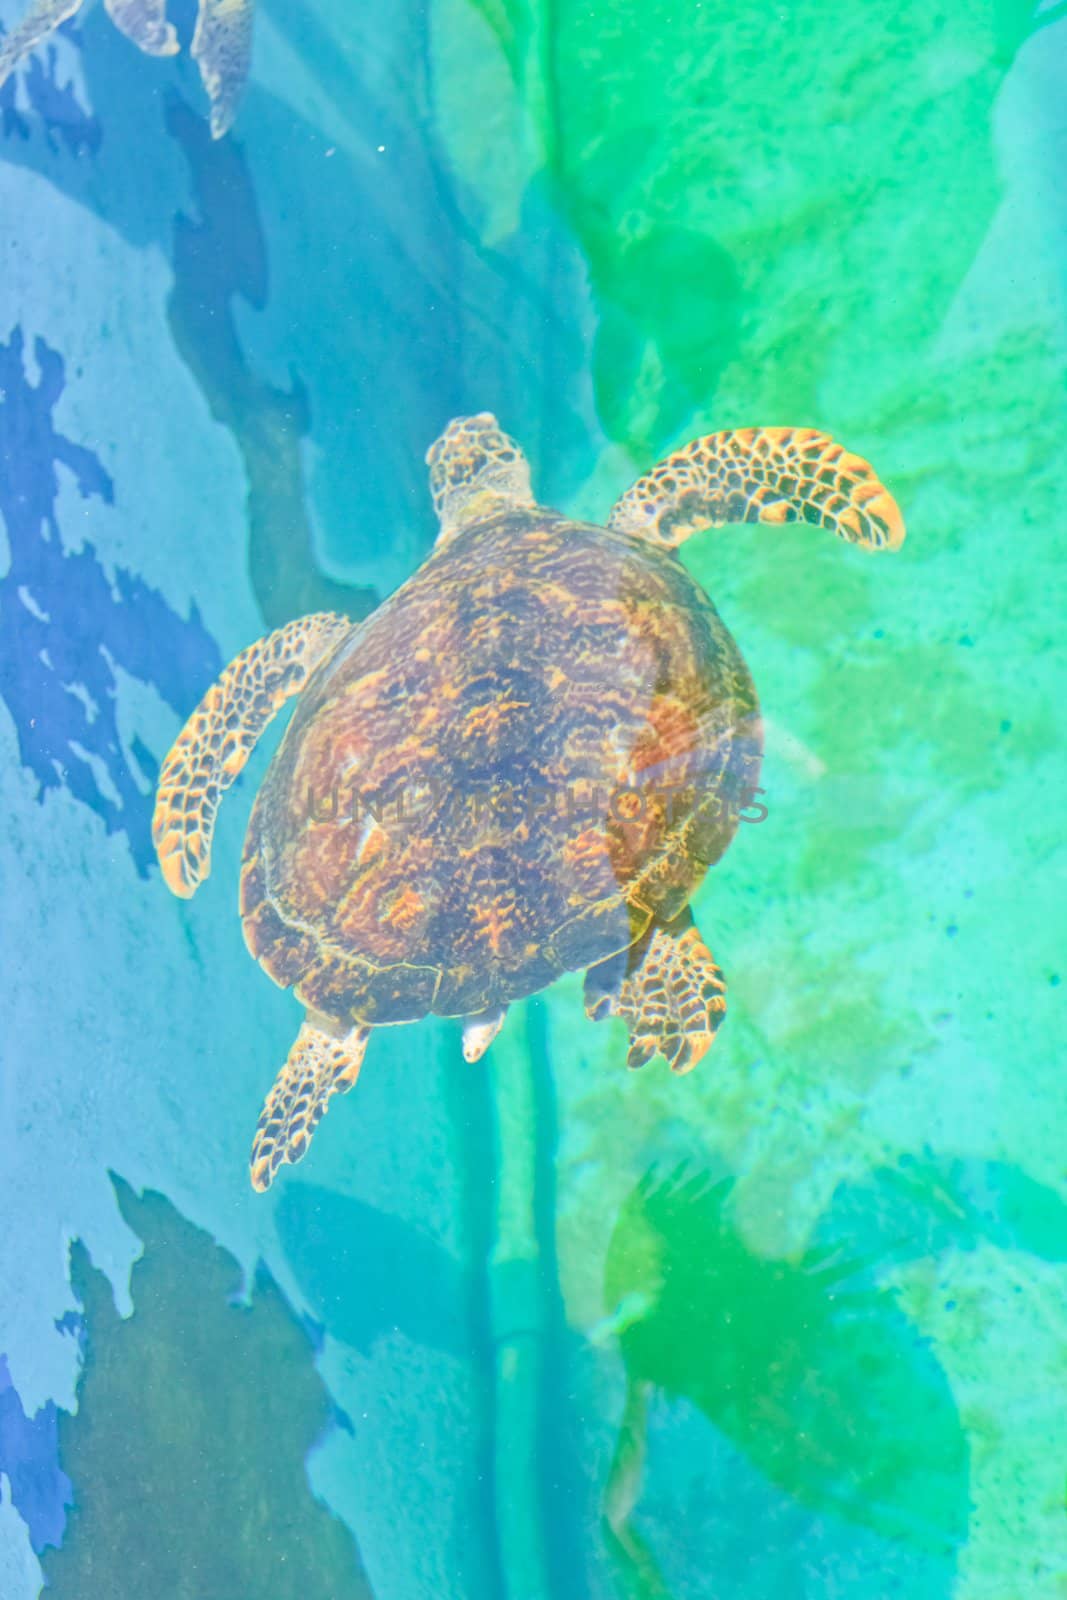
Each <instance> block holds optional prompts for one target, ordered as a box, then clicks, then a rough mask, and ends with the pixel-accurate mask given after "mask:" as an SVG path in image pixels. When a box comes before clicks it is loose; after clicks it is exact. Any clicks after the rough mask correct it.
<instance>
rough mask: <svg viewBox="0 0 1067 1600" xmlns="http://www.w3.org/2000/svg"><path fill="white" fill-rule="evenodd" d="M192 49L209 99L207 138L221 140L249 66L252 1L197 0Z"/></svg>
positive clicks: (241, 92) (231, 119) (232, 113)
mask: <svg viewBox="0 0 1067 1600" xmlns="http://www.w3.org/2000/svg"><path fill="white" fill-rule="evenodd" d="M192 49H193V56H194V58H195V59H196V63H197V65H198V66H199V68H200V76H201V78H202V79H203V82H204V88H205V89H206V90H207V92H208V97H209V99H210V100H211V136H212V138H213V139H221V138H222V136H223V134H224V133H227V132H228V131H229V129H230V128H231V127H232V125H233V119H234V117H236V115H237V107H238V105H239V103H240V100H241V95H242V94H243V93H244V86H245V82H246V80H247V78H248V71H249V68H250V66H251V64H252V0H200V11H199V14H198V16H197V21H196V31H195V32H194V34H193V46H192Z"/></svg>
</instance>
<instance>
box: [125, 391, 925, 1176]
mask: <svg viewBox="0 0 1067 1600" xmlns="http://www.w3.org/2000/svg"><path fill="white" fill-rule="evenodd" d="M427 461H428V463H429V467H430V485H431V489H432V492H433V499H434V505H435V508H436V510H437V514H438V518H439V520H440V532H439V534H438V537H437V541H436V544H435V546H434V549H433V551H432V552H431V554H430V556H429V557H428V558H427V560H426V561H425V562H424V563H423V565H422V566H421V567H420V568H419V570H418V572H416V573H415V575H414V577H412V578H410V579H409V580H408V581H407V583H405V584H404V585H403V586H402V587H401V588H400V589H398V590H397V592H396V593H395V594H394V595H392V596H391V597H390V599H388V600H387V601H386V602H385V603H384V604H383V605H382V606H381V607H379V609H378V610H377V611H376V612H375V613H374V614H373V615H372V616H370V617H369V618H367V619H366V620H365V621H364V622H362V623H359V624H358V625H357V624H353V623H351V622H350V621H349V620H348V619H347V618H345V617H342V616H336V615H333V614H331V613H322V614H319V615H316V616H309V617H303V618H301V619H300V620H298V621H295V622H291V623H288V624H287V625H286V626H285V627H283V628H279V629H278V631H277V632H275V633H272V634H271V635H270V636H269V637H268V638H266V639H261V640H260V641H259V642H258V643H257V644H254V645H251V646H250V647H249V648H248V649H247V650H245V651H243V652H242V654H241V655H239V656H238V657H237V658H236V660H235V661H233V662H232V663H231V665H230V666H229V667H228V668H227V669H226V671H225V672H224V673H223V675H222V677H221V678H220V679H219V680H218V682H217V683H216V684H215V685H214V687H213V688H211V689H210V690H209V691H208V693H207V694H206V695H205V697H204V699H203V700H202V701H201V703H200V705H199V707H198V708H197V710H196V711H195V712H194V713H193V715H192V716H191V717H190V719H189V721H188V723H187V724H186V726H185V728H184V729H183V731H182V733H181V735H180V736H179V738H178V740H177V742H176V744H175V745H174V747H173V749H172V750H171V752H170V754H169V755H168V757H167V759H166V761H165V762H164V764H163V768H162V771H161V773H160V778H159V790H158V796H157V801H156V809H155V816H154V819H153V835H154V838H155V842H156V849H157V851H158V854H159V860H160V865H161V867H162V869H163V876H164V878H165V879H166V881H167V883H168V884H169V886H170V888H171V889H172V890H173V891H174V893H175V894H178V895H183V896H188V895H191V894H193V892H194V891H195V890H196V888H197V885H198V884H199V883H201V882H202V881H203V879H204V878H206V877H207V874H208V870H209V860H210V850H211V836H212V831H213V828H214V823H215V815H216V811H217V808H218V804H219V799H220V796H221V795H222V793H223V791H224V790H225V789H227V788H228V787H229V785H230V784H231V783H232V782H233V780H234V778H235V777H236V776H237V774H238V773H239V772H240V771H241V769H242V767H243V766H244V764H245V762H246V761H247V759H248V757H249V754H250V753H251V751H252V749H253V747H254V745H255V743H256V740H257V739H258V738H259V736H260V734H261V733H262V732H263V730H264V729H265V728H266V726H267V724H268V723H269V722H270V720H271V718H272V717H273V716H274V714H275V713H276V712H277V711H278V709H279V708H280V707H281V706H282V705H283V704H284V702H285V701H286V700H288V699H289V698H290V697H291V696H293V695H296V694H299V695H300V696H301V700H300V704H299V705H298V707H297V709H296V714H295V715H294V717H293V720H292V722H291V723H290V726H289V728H288V731H287V732H286V735H285V738H284V739H283V741H282V743H281V745H280V747H279V749H278V751H277V754H276V755H275V757H274V759H273V761H272V763H271V765H270V768H269V770H268V772H267V775H266V777H265V778H264V780H263V783H262V785H261V786H260V790H259V796H258V798H257V800H256V803H255V807H254V809H253V812H252V818H251V821H250V823H249V826H248V833H247V837H246V840H245V849H244V865H243V868H242V874H241V915H242V918H243V922H244V934H245V940H246V942H247V944H248V947H249V949H250V950H251V951H252V954H253V955H254V956H255V957H256V958H257V960H258V961H259V962H260V963H261V964H262V965H263V966H264V967H265V968H266V970H267V972H268V973H269V974H270V976H271V977H272V978H273V979H274V980H275V982H276V983H278V984H280V985H282V986H283V987H284V988H292V989H293V990H294V991H295V993H296V995H297V998H298V999H299V1000H300V1001H301V1002H302V1003H303V1005H304V1007H305V1008H306V1014H305V1019H304V1023H303V1026H302V1027H301V1029H300V1031H299V1033H298V1035H297V1038H296V1041H295V1043H294V1045H293V1047H292V1050H291V1051H290V1053H289V1058H288V1060H287V1062H286V1064H285V1066H284V1067H283V1068H282V1071H281V1073H280V1074H279V1076H278V1079H277V1081H276V1082H275V1084H274V1087H273V1089H272V1090H271V1092H270V1094H269V1095H268V1097H267V1102H266V1105H265V1107H264V1110H263V1114H262V1116H261V1117H260V1120H259V1127H258V1129H257V1132H256V1135H255V1140H254V1142H253V1146H252V1168H251V1171H252V1182H253V1184H254V1186H255V1187H256V1188H257V1189H266V1188H268V1187H269V1185H270V1184H271V1182H272V1181H273V1179H274V1176H275V1174H276V1172H277V1170H278V1168H279V1166H281V1164H282V1163H283V1162H286V1161H299V1160H300V1158H301V1157H302V1156H303V1155H304V1153H305V1152H306V1150H307V1148H308V1143H309V1141H310V1139H311V1136H312V1133H313V1131H314V1129H315V1126H316V1124H317V1123H318V1121H319V1119H320V1117H321V1116H322V1114H323V1112H324V1111H325V1109H326V1106H327V1103H328V1101H329V1099H330V1097H331V1095H333V1094H334V1093H335V1092H336V1091H338V1090H346V1089H350V1088H351V1087H352V1085H353V1084H354V1083H355V1081H356V1078H357V1076H358V1074H359V1070H360V1066H361V1064H362V1061H363V1055H364V1051H365V1050H366V1047H367V1040H368V1039H369V1037H370V1034H371V1030H372V1029H373V1028H376V1027H383V1026H388V1025H391V1024H394V1023H400V1022H414V1021H415V1020H416V1019H417V1018H419V1017H423V1016H425V1015H427V1014H428V1013H430V1012H433V1013H435V1014H436V1015H438V1016H444V1017H462V1018H463V1019H464V1027H463V1053H464V1055H465V1056H466V1058H467V1059H468V1060H469V1061H475V1060H477V1059H478V1058H479V1057H480V1056H481V1055H482V1054H483V1053H484V1051H485V1050H486V1049H487V1048H488V1046H489V1044H490V1043H491V1042H492V1040H493V1039H494V1038H495V1036H496V1034H497V1033H498V1032H499V1030H500V1027H501V1025H502V1024H503V1021H504V1014H505V1011H506V1009H507V1007H508V1005H509V1004H510V1003H511V1002H512V1001H513V1000H519V999H522V998H523V997H524V996H526V995H529V994H532V993H534V992H535V991H536V990H538V989H543V988H544V987H545V986H546V985H547V984H550V983H552V982H553V980H554V979H556V978H557V977H559V976H560V974H561V973H564V972H567V971H572V970H575V969H580V968H586V969H587V971H586V979H585V1004H586V1011H587V1013H588V1015H589V1016H590V1017H593V1018H601V1017H606V1016H609V1015H614V1016H618V1017H621V1018H622V1020H623V1021H624V1022H625V1024H626V1027H627V1029H628V1031H629V1035H630V1049H629V1057H628V1065H629V1066H631V1067H639V1066H642V1065H643V1064H644V1063H645V1062H646V1061H649V1060H650V1059H651V1058H652V1057H653V1056H654V1055H656V1054H657V1053H661V1054H663V1055H664V1056H665V1057H666V1059H667V1060H668V1062H669V1063H670V1065H671V1067H672V1068H673V1069H674V1070H675V1071H676V1072H687V1071H688V1070H689V1069H690V1068H691V1067H693V1066H695V1064H696V1063H697V1062H698V1061H699V1060H700V1058H701V1057H702V1056H703V1055H704V1053H705V1051H706V1050H707V1049H708V1047H709V1046H710V1044H711V1042H712V1039H713V1038H714V1035H715V1031H716V1029H717V1028H718V1026H719V1024H720V1023H721V1021H722V1019H723V1014H724V1011H725V1007H726V1001H725V986H724V984H723V979H722V974H721V972H720V971H719V969H718V967H717V966H716V964H715V962H714V960H713V958H712V955H711V952H710V951H709V950H708V948H707V946H706V945H705V944H704V941H703V939H702V938H701V936H700V934H699V932H698V931H697V928H696V926H695V924H694V922H693V918H692V916H691V914H690V912H689V910H688V902H689V900H690V897H691V896H692V894H693V892H694V890H695V889H696V888H697V886H698V885H699V883H700V882H701V879H702V878H703V877H704V874H705V872H706V871H707V869H708V867H709V866H710V865H711V864H712V863H713V862H715V861H717V860H718V859H719V857H720V856H721V855H722V853H723V851H724V850H725V849H726V847H727V845H728V844H729V842H730V840H731V838H732V837H733V835H734V833H735V831H736V829H737V825H738V819H739V813H740V811H741V810H742V809H743V808H744V806H745V805H746V803H747V802H748V800H749V799H750V796H751V793H752V790H753V789H754V787H755V785H756V783H757V781H758V777H759V766H760V757H761V752H762V731H761V725H760V717H759V705H758V701H757V698H756V691H755V688H754V686H753V683H752V679H751V677H750V676H749V673H748V669H747V667H746V666H745V663H744V660H743V658H742V656H741V652H740V651H739V649H738V647H737V645H736V644H735V643H734V641H733V639H732V638H731V637H730V634H729V633H728V632H727V630H726V628H725V627H724V626H723V623H722V622H721V621H720V619H719V617H718V614H717V613H716V611H715V608H714V607H713V606H712V604H711V602H710V601H709V600H708V599H707V597H706V596H705V595H704V593H703V592H702V590H701V589H700V588H699V587H698V586H697V584H696V583H695V582H694V580H693V579H692V578H691V577H690V576H689V574H688V573H687V572H686V570H685V568H684V567H683V566H682V564H681V562H680V561H679V560H678V557H677V554H676V550H677V547H678V546H679V545H680V544H681V543H682V542H683V540H685V539H686V538H688V537H689V535H690V534H691V533H694V532H696V531H697V530H698V529H699V528H704V527H707V526H709V525H720V524H723V523H727V522H767V523H786V522H813V523H817V524H818V525H819V526H821V527H823V528H827V529H829V530H830V532H832V533H835V534H837V535H838V536H839V537H840V538H842V539H845V540H847V541H848V542H849V543H850V544H856V545H860V546H862V547H864V548H865V549H869V550H878V549H890V550H892V549H896V548H897V546H899V545H900V543H901V541H902V540H903V538H904V525H903V521H902V518H901V515H900V511H899V509H898V507H897V505H896V503H895V501H894V500H893V498H892V496H891V495H890V494H889V493H888V491H887V490H886V489H884V488H883V487H882V485H881V484H880V483H879V481H878V479H877V478H876V476H875V474H874V472H873V470H872V469H871V467H870V466H869V465H868V464H867V462H866V461H863V460H861V459H860V458H859V457H858V456H854V455H850V454H848V453H847V452H846V451H845V450H844V449H843V448H842V447H841V446H840V445H839V444H835V443H834V442H833V440H831V439H830V438H828V437H827V436H826V434H823V433H817V432H815V431H814V430H813V429H810V428H745V429H741V430H737V431H731V432H725V433H715V434H711V435H710V436H709V437H707V438H704V439H698V440H696V441H695V442H694V443H693V444H690V445H689V446H687V447H686V448H685V449H683V450H679V451H677V452H675V454H673V455H672V456H670V457H669V458H668V459H667V460H666V461H664V462H662V463H661V464H660V465H659V466H657V467H655V468H653V470H652V471H651V472H649V473H648V474H646V476H645V477H643V478H640V479H639V480H638V481H637V483H635V484H634V485H633V487H632V488H631V489H629V490H628V491H627V492H626V494H624V495H623V496H622V498H621V499H620V500H619V501H618V502H617V503H616V505H615V507H614V509H613V511H612V512H611V515H610V516H609V518H608V521H607V525H606V527H594V526H592V525H591V524H588V523H579V522H572V521H571V520H570V519H569V518H567V517H564V516H561V515H560V514H559V512H556V511H550V510H547V509H545V508H544V507H541V506H539V505H538V504H537V502H536V501H535V500H534V497H533V494H532V493H531V489H530V472H529V467H528V465H527V462H526V459H525V457H524V456H523V454H522V451H521V450H520V449H519V447H518V445H517V444H516V443H515V442H514V440H512V439H510V438H508V437H507V435H506V434H504V433H502V432H501V430H500V428H499V426H498V425H497V422H496V419H495V417H492V416H489V415H488V414H485V413H483V414H482V415H480V416H476V417H469V418H463V419H460V420H458V421H455V422H452V423H451V424H450V425H449V426H448V428H447V429H446V430H445V432H444V434H443V435H442V436H441V438H440V439H438V440H437V442H436V443H435V444H434V445H433V446H432V448H431V449H430V451H429V453H428V455H427Z"/></svg>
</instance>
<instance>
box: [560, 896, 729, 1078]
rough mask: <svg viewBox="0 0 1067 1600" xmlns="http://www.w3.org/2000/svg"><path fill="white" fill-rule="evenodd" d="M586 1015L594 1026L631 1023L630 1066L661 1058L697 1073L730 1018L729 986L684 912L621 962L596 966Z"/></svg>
mask: <svg viewBox="0 0 1067 1600" xmlns="http://www.w3.org/2000/svg"><path fill="white" fill-rule="evenodd" d="M585 1011H586V1016H588V1017H591V1018H592V1020H593V1021H594V1022H600V1021H601V1020H602V1019H603V1018H604V1017H621V1018H622V1020H623V1022H625V1023H626V1027H627V1030H628V1032H629V1034H630V1050H629V1054H628V1056H627V1058H626V1065H627V1066H628V1067H643V1066H644V1065H645V1063H646V1062H648V1061H651V1060H652V1058H653V1056H655V1055H662V1056H663V1057H664V1058H665V1059H666V1061H667V1063H668V1065H669V1066H670V1068H671V1071H672V1072H678V1073H682V1072H691V1071H692V1069H693V1068H694V1067H695V1066H696V1064H697V1062H698V1061H700V1060H701V1059H702V1057H703V1056H705V1055H707V1053H708V1051H709V1050H710V1049H711V1046H712V1044H713V1043H714V1040H715V1035H716V1033H717V1032H718V1030H719V1026H720V1024H721V1023H722V1020H723V1018H724V1017H725V1015H726V983H725V980H724V979H723V975H722V973H721V972H720V970H719V968H718V967H717V966H716V964H715V958H714V956H713V955H712V953H711V951H710V950H709V949H708V947H707V945H706V944H705V943H704V941H703V939H702V938H701V936H700V933H699V930H698V929H697V926H696V924H695V923H694V921H693V917H692V913H691V912H690V911H689V910H688V909H686V910H685V911H683V912H682V913H681V915H680V916H678V917H676V918H675V919H674V921H673V922H671V923H668V924H666V925H657V926H654V927H653V928H652V930H651V932H650V933H648V934H646V935H645V937H644V938H643V939H641V940H639V942H638V943H637V944H635V945H633V946H631V948H630V949H629V950H626V951H624V952H623V953H622V955H621V956H612V957H610V958H609V959H608V960H607V961H603V962H601V963H600V964H599V966H595V967H590V968H589V971H588V972H587V973H586V978H585Z"/></svg>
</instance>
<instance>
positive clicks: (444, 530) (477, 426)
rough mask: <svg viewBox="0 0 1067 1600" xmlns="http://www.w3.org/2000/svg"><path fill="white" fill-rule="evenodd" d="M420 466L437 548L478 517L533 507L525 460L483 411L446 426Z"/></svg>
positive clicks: (528, 472)
mask: <svg viewBox="0 0 1067 1600" xmlns="http://www.w3.org/2000/svg"><path fill="white" fill-rule="evenodd" d="M426 464H427V466H428V467H429V469H430V490H431V493H432V494H433V505H434V510H435V511H436V512H437V516H438V520H439V521H440V524H441V532H440V533H439V534H438V536H437V542H438V544H441V543H443V541H444V540H446V539H449V538H451V537H452V535H453V534H454V533H456V532H458V530H459V529H460V528H464V527H467V526H468V525H469V524H470V523H472V522H478V521H480V520H481V518H482V517H489V516H492V515H494V513H496V512H498V511H508V510H512V509H514V508H515V507H516V506H533V505H536V504H537V502H536V501H535V499H534V497H533V491H532V490H531V488H530V464H529V462H528V461H527V460H526V457H525V456H524V455H523V453H522V451H521V450H520V449H519V446H518V445H517V444H516V443H515V440H514V439H512V438H509V437H508V435H507V434H506V433H504V432H503V430H502V429H501V427H500V424H499V423H498V422H497V420H496V418H495V417H494V416H493V415H492V414H491V413H490V412H488V411H482V412H479V414H478V416H476V417H457V418H456V419H455V421H453V422H450V423H449V424H448V427H447V428H446V429H445V431H444V433H443V434H442V435H441V437H440V438H439V439H437V440H435V441H434V443H433V444H432V445H431V446H430V448H429V450H428V451H427V452H426Z"/></svg>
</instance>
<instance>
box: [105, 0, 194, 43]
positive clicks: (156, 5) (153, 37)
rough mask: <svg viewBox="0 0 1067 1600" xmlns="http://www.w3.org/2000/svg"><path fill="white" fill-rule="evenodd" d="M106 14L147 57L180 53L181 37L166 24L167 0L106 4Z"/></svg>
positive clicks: (112, 0)
mask: <svg viewBox="0 0 1067 1600" xmlns="http://www.w3.org/2000/svg"><path fill="white" fill-rule="evenodd" d="M104 4H105V6H106V8H107V14H108V16H109V17H110V18H111V20H112V22H113V23H114V24H115V26H116V28H118V29H119V31H120V32H122V33H124V34H125V35H126V37H127V39H132V40H133V42H134V44H135V45H136V46H137V47H138V49H139V50H143V51H144V53H145V55H146V56H173V55H177V53H178V35H177V32H176V31H175V29H174V27H173V25H172V24H171V23H169V22H168V21H167V0H104Z"/></svg>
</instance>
